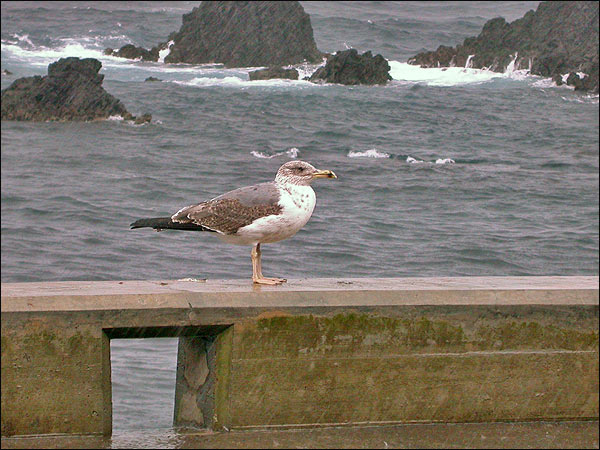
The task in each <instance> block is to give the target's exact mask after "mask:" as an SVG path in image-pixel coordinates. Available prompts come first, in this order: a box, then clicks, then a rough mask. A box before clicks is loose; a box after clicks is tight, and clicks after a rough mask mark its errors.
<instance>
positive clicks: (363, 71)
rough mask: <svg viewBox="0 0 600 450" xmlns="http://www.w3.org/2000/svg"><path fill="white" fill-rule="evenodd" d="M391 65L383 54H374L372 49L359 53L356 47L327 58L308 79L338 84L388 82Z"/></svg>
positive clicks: (315, 81)
mask: <svg viewBox="0 0 600 450" xmlns="http://www.w3.org/2000/svg"><path fill="white" fill-rule="evenodd" d="M389 72H390V65H389V64H388V62H387V61H386V60H385V58H384V57H383V56H381V55H376V56H373V55H372V54H371V52H370V51H368V52H365V53H363V54H362V55H359V54H358V52H357V51H356V49H353V48H351V49H349V50H344V51H339V52H337V53H336V54H335V55H330V56H329V57H328V58H327V63H326V64H325V66H324V67H320V68H319V69H317V70H316V71H315V73H313V74H312V75H311V77H310V78H309V79H308V80H309V81H312V82H314V83H322V82H326V83H338V84H348V85H356V84H369V85H373V84H386V83H387V82H388V81H389V80H391V79H392V77H391V75H390V74H389Z"/></svg>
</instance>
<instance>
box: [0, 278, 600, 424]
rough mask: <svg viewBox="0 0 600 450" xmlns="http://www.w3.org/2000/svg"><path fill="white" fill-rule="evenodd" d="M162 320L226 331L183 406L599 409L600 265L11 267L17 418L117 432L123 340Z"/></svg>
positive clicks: (476, 416) (395, 411) (195, 329)
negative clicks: (213, 274)
mask: <svg viewBox="0 0 600 450" xmlns="http://www.w3.org/2000/svg"><path fill="white" fill-rule="evenodd" d="M231 325H233V326H231ZM158 335H160V336H187V337H190V338H192V339H191V340H189V341H188V343H190V342H194V340H193V337H194V336H206V335H210V336H212V337H211V339H212V338H214V339H215V342H216V343H218V346H217V347H215V355H214V364H213V365H214V378H213V379H214V380H215V381H214V383H213V384H211V385H210V389H208V386H206V387H205V381H206V380H208V379H211V376H210V370H209V375H207V376H206V380H203V379H204V378H205V377H204V375H205V374H204V372H203V371H202V370H199V369H198V368H197V367H194V364H200V363H202V364H203V360H202V354H201V353H202V352H200V353H198V354H197V355H196V357H195V358H191V359H189V358H188V361H189V364H190V365H189V366H186V365H183V366H181V370H183V372H181V373H180V374H178V380H185V386H184V388H185V390H182V391H181V392H180V397H179V405H180V406H181V404H183V403H186V402H187V404H188V405H191V406H189V407H187V408H184V409H183V410H182V408H181V407H178V408H176V409H177V410H178V411H179V413H177V412H176V422H177V420H178V419H177V417H180V418H181V420H182V421H183V422H185V421H186V420H187V419H189V418H192V419H193V420H191V422H194V421H196V422H197V423H199V421H198V420H197V419H199V418H200V413H201V416H202V421H203V423H204V425H210V423H212V425H213V427H215V428H216V429H222V427H227V428H229V429H231V428H232V427H233V428H244V427H263V426H269V425H271V426H295V425H299V424H300V425H309V426H310V425H321V426H322V425H326V424H332V423H336V424H341V423H343V424H347V423H389V422H407V421H408V422H410V421H426V422H427V421H494V420H527V419H580V418H597V417H598V277H507V278H504V277H502V278H496V277H476V278H435V279H427V278H420V279H419V278H413V279H381V280H372V279H346V280H327V279H317V280H291V281H290V282H288V283H287V284H285V285H282V286H267V287H265V286H259V287H254V286H252V284H251V283H249V282H247V281H245V280H244V281H239V280H226V281H209V282H206V283H198V282H183V281H144V282H142V281H122V282H117V281H114V282H62V283H19V284H7V283H3V284H2V434H3V435H20V434H43V433H105V434H107V433H110V420H111V417H110V415H111V411H110V408H111V405H110V358H109V354H108V352H109V346H108V340H109V339H110V338H111V337H127V336H130V337H144V336H146V337H149V336H158ZM197 342H200V341H197ZM184 344H185V341H184ZM182 345H183V344H182ZM203 345H205V344H203ZM188 347H189V346H188ZM182 348H183V347H182ZM189 349H193V346H192V347H189V348H188V350H189ZM205 350H206V347H204V351H205ZM182 351H183V350H182ZM185 351H187V350H185ZM207 355H208V353H207ZM183 359H184V358H183V356H182V360H181V361H183ZM181 361H180V362H181ZM194 361H195V362H194ZM207 365H208V366H209V368H210V364H208V360H207ZM186 371H187V379H186ZM182 377H183V378H182ZM182 386H183V385H182ZM567 387H568V388H567ZM194 390H195V391H196V392H194ZM184 394H185V395H184ZM184 397H185V398H184ZM211 402H213V403H212V404H211ZM17 405H18V407H17ZM193 406H196V408H197V410H196V409H194V408H193ZM190 408H191V409H190ZM211 412H212V414H211ZM178 414H179V416H178ZM208 416H209V417H211V422H210V423H207V421H206V420H205V418H206V417H208Z"/></svg>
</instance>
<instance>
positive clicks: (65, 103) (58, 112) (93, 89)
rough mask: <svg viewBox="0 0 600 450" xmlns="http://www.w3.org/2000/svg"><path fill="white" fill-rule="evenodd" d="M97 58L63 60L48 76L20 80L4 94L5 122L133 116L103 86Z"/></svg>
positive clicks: (100, 65)
mask: <svg viewBox="0 0 600 450" xmlns="http://www.w3.org/2000/svg"><path fill="white" fill-rule="evenodd" d="M101 67H102V64H101V63H100V61H98V60H97V59H93V58H86V59H79V58H62V59H60V60H58V61H57V62H54V63H52V64H50V65H49V66H48V75H47V76H45V77H41V76H39V75H38V76H34V77H27V78H19V79H17V80H15V81H14V82H13V83H12V84H11V85H10V86H9V87H8V88H6V89H4V90H3V91H2V119H3V120H36V121H46V120H52V121H54V120H94V119H105V118H107V117H109V116H113V115H119V116H123V117H125V116H127V115H128V116H131V114H129V113H128V112H127V110H126V109H125V107H124V106H123V104H122V103H121V102H120V101H119V100H118V99H116V98H115V97H113V96H112V95H110V94H109V93H108V92H106V91H105V90H104V88H103V87H102V80H103V78H104V75H100V74H98V71H99V70H100V68H101Z"/></svg>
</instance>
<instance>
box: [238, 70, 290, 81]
mask: <svg viewBox="0 0 600 450" xmlns="http://www.w3.org/2000/svg"><path fill="white" fill-rule="evenodd" d="M248 76H249V77H250V80H252V81H254V80H271V79H273V78H283V79H286V80H297V79H298V76H299V75H298V71H297V70H296V69H284V68H282V67H269V68H267V69H260V70H255V71H254V72H249V73H248Z"/></svg>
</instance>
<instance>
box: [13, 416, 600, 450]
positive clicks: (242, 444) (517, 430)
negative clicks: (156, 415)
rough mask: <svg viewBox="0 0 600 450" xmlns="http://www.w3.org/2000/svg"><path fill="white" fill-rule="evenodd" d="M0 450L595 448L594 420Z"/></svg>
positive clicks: (142, 435) (44, 440)
mask: <svg viewBox="0 0 600 450" xmlns="http://www.w3.org/2000/svg"><path fill="white" fill-rule="evenodd" d="M2 448H6V449H38V448H40V449H42V448H73V449H79V448H440V449H448V448H558V449H563V448H598V421H589V422H517V423H462V424H440V423H436V424H410V425H391V426H368V427H335V428H334V427H325V428H308V429H291V430H245V431H233V432H231V433H227V432H220V433H211V432H202V433H193V434H178V433H173V432H172V431H171V430H168V431H163V430H135V431H129V432H120V433H116V434H114V435H113V436H112V438H102V437H92V436H71V437H69V436H48V437H28V438H2Z"/></svg>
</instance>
